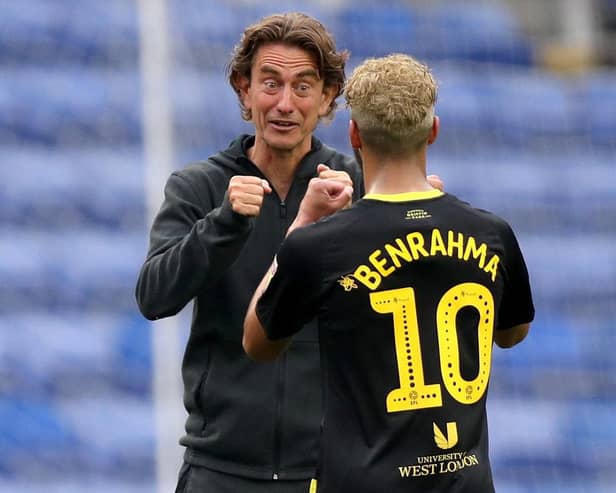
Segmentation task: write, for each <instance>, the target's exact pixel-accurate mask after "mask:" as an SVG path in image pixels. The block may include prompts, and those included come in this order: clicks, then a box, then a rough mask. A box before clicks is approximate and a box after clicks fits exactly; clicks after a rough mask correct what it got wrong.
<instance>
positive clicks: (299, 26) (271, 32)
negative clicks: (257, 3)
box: [227, 12, 349, 120]
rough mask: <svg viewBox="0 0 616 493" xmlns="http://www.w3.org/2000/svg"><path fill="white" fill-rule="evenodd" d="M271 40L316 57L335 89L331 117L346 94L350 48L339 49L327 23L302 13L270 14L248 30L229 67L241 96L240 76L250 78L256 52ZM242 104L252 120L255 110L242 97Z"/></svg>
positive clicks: (244, 114)
mask: <svg viewBox="0 0 616 493" xmlns="http://www.w3.org/2000/svg"><path fill="white" fill-rule="evenodd" d="M268 43H284V44H288V45H290V46H296V47H298V48H301V49H303V50H305V51H307V52H308V53H310V54H311V55H313V56H314V57H315V59H316V62H317V67H318V70H319V76H320V77H321V79H322V80H323V83H324V87H327V88H333V89H334V95H335V96H334V98H333V99H332V102H331V104H330V107H329V110H328V112H327V115H325V118H331V117H332V114H333V111H334V110H335V109H336V106H337V103H336V98H337V97H338V96H340V94H342V89H343V87H344V80H345V74H344V66H345V63H346V61H347V59H348V57H349V54H348V52H347V51H346V50H345V51H342V52H337V51H336V44H335V42H334V38H333V36H332V34H331V33H330V32H329V31H328V30H327V29H326V28H325V26H323V24H321V23H320V22H319V21H318V20H316V19H315V18H314V17H311V16H309V15H306V14H302V13H300V12H289V13H283V14H274V15H270V16H267V17H264V18H263V19H261V20H260V21H258V22H256V23H255V24H252V25H250V26H248V27H247V28H246V29H245V30H244V33H243V34H242V37H241V39H240V42H239V43H238V44H237V45H236V46H235V48H234V49H233V54H232V56H231V60H230V62H229V64H228V66H227V75H228V77H229V83H230V84H231V87H233V90H234V91H235V92H236V94H237V95H238V97H239V96H240V88H239V85H238V84H239V80H240V77H245V78H247V79H248V80H250V72H251V69H252V63H253V59H254V56H255V53H256V52H257V50H258V49H259V48H260V47H261V46H263V45H265V44H268ZM240 107H241V109H242V118H244V119H245V120H250V119H251V118H252V115H251V112H250V110H249V109H247V108H246V107H245V106H244V105H243V103H242V99H241V97H240Z"/></svg>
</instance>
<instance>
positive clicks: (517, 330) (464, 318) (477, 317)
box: [243, 54, 534, 493]
mask: <svg viewBox="0 0 616 493" xmlns="http://www.w3.org/2000/svg"><path fill="white" fill-rule="evenodd" d="M344 95H345V97H346V99H347V102H348V105H349V107H350V109H351V122H350V128H349V136H350V141H351V144H352V146H353V148H355V149H357V150H358V151H359V152H360V153H361V156H362V161H363V172H364V182H365V187H366V195H365V196H364V197H363V198H362V199H361V200H359V201H357V202H355V203H354V204H353V205H352V206H351V207H350V208H346V209H344V210H340V211H338V212H336V213H334V214H333V215H331V216H329V217H327V218H325V219H322V220H319V219H320V218H321V217H322V216H327V215H328V214H331V213H332V212H333V211H334V210H335V209H336V208H337V207H340V205H341V204H342V203H343V202H344V200H343V199H341V197H344V195H345V194H347V195H348V193H349V190H348V188H347V186H345V185H344V184H343V183H340V182H332V181H323V180H313V181H312V182H311V183H310V186H309V188H308V191H307V193H306V195H305V197H304V199H303V201H302V203H301V205H300V210H299V212H298V215H297V217H296V219H295V221H294V223H293V224H292V225H291V227H290V232H289V235H288V236H287V238H286V239H285V241H284V242H283V243H282V245H281V247H280V250H279V252H278V254H277V257H276V260H275V261H274V263H273V264H272V266H271V268H270V271H269V272H268V274H267V275H266V276H265V277H264V278H263V280H262V281H261V283H260V284H259V286H258V288H257V290H256V291H255V294H254V296H253V298H252V300H251V304H250V306H249V309H248V312H247V314H246V318H245V321H244V338H243V345H244V348H245V350H246V352H247V353H248V355H249V356H251V357H252V358H254V359H256V360H263V361H269V360H272V359H275V358H276V357H278V356H279V355H280V354H284V351H285V350H286V348H287V347H288V346H289V344H290V343H291V340H292V336H293V335H294V334H296V333H297V331H298V330H299V329H300V328H301V327H302V324H303V323H304V322H305V321H307V320H311V319H313V318H314V317H316V318H317V320H318V328H319V342H320V347H321V355H322V369H323V371H322V377H323V385H324V388H325V394H324V417H323V425H322V442H321V456H320V465H319V468H318V474H317V478H318V486H316V485H315V488H313V489H314V490H316V491H318V492H319V493H382V492H387V493H398V492H400V493H402V492H405V493H408V492H428V491H430V492H436V491H439V492H453V491H455V492H456V493H478V492H481V493H489V492H493V491H494V487H493V484H492V474H491V468H490V460H489V454H488V435H487V418H486V398H487V390H488V383H489V379H490V371H491V355H492V346H493V342H495V343H496V344H497V345H498V346H500V347H511V346H513V345H515V344H517V343H519V342H520V341H522V340H523V339H524V337H525V336H526V334H527V333H528V330H529V327H530V322H531V321H532V319H533V317H534V307H533V302H532V296H531V289H530V283H529V278H528V272H527V269H526V266H525V262H524V259H523V256H522V253H521V251H520V248H519V246H518V242H517V240H516V238H515V235H514V233H513V231H512V230H511V228H510V227H509V225H508V224H507V223H506V222H505V221H504V220H503V219H501V218H499V217H497V216H495V215H494V214H491V213H490V212H487V211H484V210H480V209H475V208H473V207H471V206H470V205H469V204H467V203H466V202H462V201H461V200H459V199H458V198H456V197H454V196H453V195H450V194H447V193H443V192H441V191H440V190H437V189H435V188H433V187H432V185H431V184H430V182H429V181H428V179H427V175H426V164H427V152H428V146H429V145H431V144H433V143H434V142H435V140H436V138H437V136H438V132H439V118H438V117H437V116H436V115H435V103H436V98H437V84H436V82H435V79H434V77H433V76H432V74H431V72H430V70H429V68H428V67H427V66H425V65H423V64H422V63H420V62H418V61H417V60H415V59H413V58H411V57H409V56H407V55H403V54H395V55H390V56H387V57H384V58H379V59H369V60H367V61H365V62H364V63H362V64H361V65H360V66H358V67H357V68H356V70H355V71H354V72H353V75H352V76H351V77H350V79H349V80H348V82H347V84H346V87H345V90H344Z"/></svg>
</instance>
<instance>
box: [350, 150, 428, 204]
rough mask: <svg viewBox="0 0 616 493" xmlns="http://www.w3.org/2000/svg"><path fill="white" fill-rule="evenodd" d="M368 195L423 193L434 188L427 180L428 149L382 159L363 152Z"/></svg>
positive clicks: (373, 154)
mask: <svg viewBox="0 0 616 493" xmlns="http://www.w3.org/2000/svg"><path fill="white" fill-rule="evenodd" d="M362 156H363V169H364V183H365V188H366V193H378V194H394V193H406V192H422V191H425V190H432V189H433V187H432V185H430V183H429V182H428V179H427V178H426V148H425V147H424V148H422V149H420V150H419V151H418V152H417V153H415V154H413V155H405V156H400V157H397V156H396V157H391V156H390V157H385V158H383V157H380V156H379V155H378V153H373V152H371V151H369V150H367V149H364V150H363V152H362Z"/></svg>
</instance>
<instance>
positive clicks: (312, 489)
mask: <svg viewBox="0 0 616 493" xmlns="http://www.w3.org/2000/svg"><path fill="white" fill-rule="evenodd" d="M308 493H317V480H316V479H311V480H310V491H309V492H308Z"/></svg>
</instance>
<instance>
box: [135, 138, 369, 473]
mask: <svg viewBox="0 0 616 493" xmlns="http://www.w3.org/2000/svg"><path fill="white" fill-rule="evenodd" d="M253 142H254V137H253V136H249V135H242V136H240V137H239V138H238V139H237V140H235V141H234V142H232V143H231V145H230V147H229V148H228V149H227V150H225V151H223V152H220V153H218V154H216V155H214V156H212V157H210V158H209V159H208V160H207V161H204V162H199V163H196V164H192V165H190V166H188V167H186V168H184V169H182V170H180V171H177V172H174V173H173V174H172V175H171V176H170V178H169V180H168V181H167V185H166V187H165V199H164V202H163V204H162V206H161V209H160V211H159V213H158V215H157V217H156V218H155V220H154V223H153V225H152V230H151V235H150V248H149V252H148V255H147V258H146V261H145V263H144V264H143V267H142V269H141V272H140V275H139V279H138V281H137V287H136V297H137V302H138V304H139V308H140V310H141V312H142V313H143V314H144V316H145V317H147V318H148V319H151V320H154V319H158V318H162V317H167V316H171V315H174V314H176V313H177V312H179V311H180V310H181V309H182V308H183V307H184V306H185V305H186V304H187V303H188V302H190V301H191V300H193V299H194V301H195V302H194V307H193V320H192V327H191V332H190V337H189V340H188V343H187V346H186V350H185V354H184V360H183V364H182V377H183V381H184V405H185V407H186V410H187V411H188V419H187V421H186V435H184V436H183V437H182V439H181V440H180V443H181V444H182V445H184V446H185V447H186V448H187V449H186V453H185V460H186V462H188V463H190V464H195V465H200V466H205V467H208V468H211V469H214V470H217V471H222V472H226V473H230V474H235V475H240V476H246V477H252V478H260V479H272V478H274V479H276V478H277V479H307V478H310V477H313V476H314V470H315V466H316V462H317V455H318V450H317V441H318V437H319V424H320V420H321V391H320V373H319V350H318V340H317V332H316V326H315V324H314V323H310V324H308V325H307V326H306V327H305V328H304V329H303V331H302V332H300V333H299V334H298V335H297V336H296V337H295V338H294V340H293V343H292V344H291V346H290V348H289V350H288V352H287V353H286V354H285V355H284V356H283V357H282V358H280V359H279V360H277V361H275V362H273V363H254V362H252V361H251V360H250V359H248V357H247V356H246V355H245V353H244V350H243V348H242V330H243V329H242V327H243V321H244V315H245V313H246V308H247V306H248V303H249V301H250V298H251V296H252V294H253V292H254V289H255V288H256V286H257V285H258V283H259V281H260V280H261V278H262V276H263V274H264V273H265V271H266V270H267V268H268V267H269V265H270V263H271V261H272V259H273V257H274V255H275V254H276V252H277V251H278V247H279V245H280V243H281V241H282V239H283V238H284V236H285V234H286V231H287V229H288V227H289V225H290V224H291V222H292V221H293V219H294V218H295V216H296V214H297V211H298V207H299V203H300V201H301V199H302V197H303V196H304V193H305V192H306V188H307V186H308V182H309V180H310V179H311V178H313V177H315V176H316V175H317V173H316V167H317V164H319V163H324V164H327V165H328V166H329V167H330V168H333V169H337V170H345V171H347V172H348V173H349V175H350V176H351V178H352V179H353V182H354V185H355V186H354V189H355V191H354V195H355V197H354V198H358V197H359V196H360V195H361V193H362V190H363V185H362V182H361V178H360V171H359V168H358V166H357V164H356V163H355V161H353V160H352V159H351V158H349V157H347V156H344V155H342V154H340V153H338V152H336V151H334V150H333V149H331V148H329V147H327V146H325V145H323V144H321V142H319V141H318V140H317V139H316V138H313V140H312V150H311V151H310V152H309V153H308V154H307V155H306V156H305V157H304V159H303V160H302V161H301V163H300V165H299V167H298V170H297V173H296V176H295V178H294V181H293V183H292V185H291V187H290V189H289V192H288V195H287V197H286V199H285V201H284V202H283V201H281V200H280V198H279V197H278V195H277V194H276V191H275V190H274V191H273V192H272V193H271V194H269V195H266V196H265V198H264V202H263V205H262V209H261V212H260V214H259V216H257V217H256V218H249V217H246V216H242V215H239V214H236V213H235V212H233V210H232V209H231V205H230V203H229V201H228V199H227V197H226V190H227V186H228V183H229V180H230V179H231V177H233V176H234V175H252V176H259V177H262V178H265V177H264V176H263V174H262V173H261V172H260V170H259V169H258V168H257V167H256V166H255V165H254V163H252V162H251V161H250V160H249V159H248V157H247V154H246V150H247V149H248V148H249V147H250V146H251V145H252V144H253ZM315 254H318V252H315Z"/></svg>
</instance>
